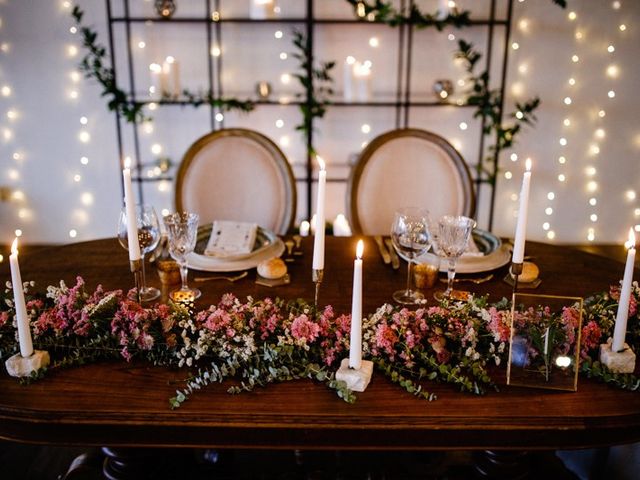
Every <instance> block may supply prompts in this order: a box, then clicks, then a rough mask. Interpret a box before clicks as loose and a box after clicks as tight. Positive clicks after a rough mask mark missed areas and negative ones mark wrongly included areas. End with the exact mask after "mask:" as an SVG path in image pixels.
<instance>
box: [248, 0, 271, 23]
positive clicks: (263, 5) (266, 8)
mask: <svg viewBox="0 0 640 480" xmlns="http://www.w3.org/2000/svg"><path fill="white" fill-rule="evenodd" d="M274 6H275V5H274V2H273V0H251V4H250V6H249V18H253V19H255V20H264V19H266V18H272V17H273V13H274Z"/></svg>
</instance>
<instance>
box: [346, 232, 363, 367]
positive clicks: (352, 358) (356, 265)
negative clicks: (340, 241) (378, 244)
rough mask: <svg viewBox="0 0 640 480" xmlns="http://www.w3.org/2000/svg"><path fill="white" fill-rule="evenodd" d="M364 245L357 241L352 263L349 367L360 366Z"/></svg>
mask: <svg viewBox="0 0 640 480" xmlns="http://www.w3.org/2000/svg"><path fill="white" fill-rule="evenodd" d="M363 251H364V244H363V243H362V240H358V245H357V247H356V259H355V260H354V262H353V294H352V297H351V333H350V337H349V367H350V368H353V369H356V370H359V369H360V367H361V366H362V253H363Z"/></svg>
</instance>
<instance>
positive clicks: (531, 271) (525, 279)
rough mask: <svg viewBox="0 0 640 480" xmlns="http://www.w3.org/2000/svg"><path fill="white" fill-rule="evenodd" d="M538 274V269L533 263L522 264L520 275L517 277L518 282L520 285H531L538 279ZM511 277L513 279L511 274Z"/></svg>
mask: <svg viewBox="0 0 640 480" xmlns="http://www.w3.org/2000/svg"><path fill="white" fill-rule="evenodd" d="M539 274H540V269H539V268H538V266H537V265H536V264H535V263H532V262H524V263H523V264H522V273H521V274H520V275H518V281H519V282H522V283H531V282H534V281H535V280H536V279H537V278H538V275H539ZM511 276H512V277H513V276H514V275H513V274H511Z"/></svg>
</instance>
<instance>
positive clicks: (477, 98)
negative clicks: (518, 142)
mask: <svg viewBox="0 0 640 480" xmlns="http://www.w3.org/2000/svg"><path fill="white" fill-rule="evenodd" d="M458 47H459V50H458V51H457V52H456V54H455V56H456V58H459V59H461V60H463V62H464V63H465V70H466V71H467V73H468V74H469V76H468V78H467V80H466V81H467V83H470V84H471V88H470V90H469V96H468V97H467V99H466V103H467V104H468V105H474V106H476V107H477V109H476V111H475V112H474V114H473V116H474V118H477V117H481V118H483V119H484V120H485V123H484V129H483V134H484V135H489V134H491V133H492V132H493V133H495V143H494V144H493V145H490V146H489V147H488V151H489V152H490V155H488V156H487V157H484V158H481V159H480V161H479V162H478V164H477V165H476V169H477V173H478V176H479V177H480V178H481V176H484V180H486V181H487V182H488V183H490V184H492V185H495V181H496V176H497V171H496V172H494V171H492V170H490V169H488V168H487V167H486V162H490V161H492V160H493V158H495V157H496V156H497V155H499V154H500V152H501V151H502V150H504V149H505V148H509V147H511V146H513V144H514V142H515V137H516V136H517V134H518V133H519V132H520V131H521V130H522V126H523V125H533V124H534V123H535V122H536V116H535V114H534V111H535V110H536V108H538V106H540V98H538V97H534V98H532V99H530V100H527V101H526V102H525V103H516V105H515V106H516V111H515V112H512V113H510V114H509V115H508V117H509V118H510V119H512V123H511V124H510V125H506V124H505V123H503V121H502V116H503V111H502V110H503V106H502V105H503V98H502V93H501V91H500V90H499V89H491V88H490V87H489V72H488V71H486V70H485V71H484V72H482V73H480V74H479V75H474V70H475V67H476V64H477V63H478V60H480V58H482V55H481V54H480V53H479V52H478V51H476V50H474V49H473V45H472V44H471V43H467V42H466V41H464V40H460V41H459V42H458Z"/></svg>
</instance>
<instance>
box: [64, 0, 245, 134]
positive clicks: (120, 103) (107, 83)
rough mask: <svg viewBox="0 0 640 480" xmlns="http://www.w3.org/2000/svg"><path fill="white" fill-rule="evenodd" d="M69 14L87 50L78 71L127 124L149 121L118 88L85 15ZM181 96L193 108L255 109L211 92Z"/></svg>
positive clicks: (138, 104)
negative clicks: (98, 87)
mask: <svg viewBox="0 0 640 480" xmlns="http://www.w3.org/2000/svg"><path fill="white" fill-rule="evenodd" d="M71 15H72V16H73V19H74V20H75V22H76V25H77V27H78V30H79V31H80V32H81V34H82V44H83V47H85V49H86V50H87V53H86V55H85V56H84V57H83V58H82V60H81V61H80V70H81V71H82V72H83V73H84V76H85V77H86V78H89V79H93V80H95V81H96V82H97V83H98V84H99V85H101V86H102V93H101V96H102V97H105V98H106V99H107V107H108V108H109V110H111V111H115V112H117V113H118V114H119V115H121V116H122V117H123V118H124V119H125V120H126V121H127V122H130V123H142V122H148V121H151V120H152V119H151V117H149V116H148V115H147V114H145V112H144V102H134V101H131V100H130V99H129V98H128V97H127V94H126V93H125V92H124V91H123V90H122V89H120V88H119V87H118V85H117V83H116V75H115V71H114V69H113V67H111V66H109V65H108V62H109V58H108V55H107V49H106V48H105V47H104V46H103V45H101V44H99V43H98V33H97V32H96V31H94V30H92V29H91V28H89V27H87V26H84V25H83V24H82V17H83V16H84V12H83V11H82V10H81V9H80V8H79V7H78V6H77V5H76V6H75V7H74V8H73V10H72V12H71ZM182 94H183V95H184V97H185V100H184V101H185V102H186V103H187V104H190V105H192V106H194V107H200V106H202V105H211V106H212V107H218V108H220V109H221V110H222V111H229V110H239V111H242V112H250V111H251V110H253V108H254V104H253V102H251V101H248V100H247V101H241V100H237V99H235V98H216V97H215V96H214V95H213V94H212V92H210V91H209V92H205V93H198V94H196V93H192V92H190V91H189V90H183V91H182ZM170 98H171V97H170V96H169V95H167V94H166V93H164V92H163V94H162V98H161V100H169V99H170Z"/></svg>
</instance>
